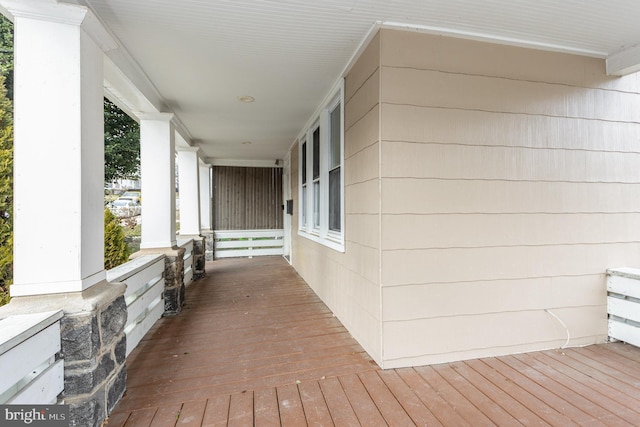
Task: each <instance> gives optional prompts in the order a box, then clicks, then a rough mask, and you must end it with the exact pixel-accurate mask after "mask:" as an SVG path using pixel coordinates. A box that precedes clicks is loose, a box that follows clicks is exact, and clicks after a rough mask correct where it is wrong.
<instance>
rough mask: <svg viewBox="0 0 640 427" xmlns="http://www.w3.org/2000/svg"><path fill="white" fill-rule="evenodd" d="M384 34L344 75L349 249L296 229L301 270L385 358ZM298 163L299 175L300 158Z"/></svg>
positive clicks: (359, 335)
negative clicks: (382, 253) (382, 241)
mask: <svg viewBox="0 0 640 427" xmlns="http://www.w3.org/2000/svg"><path fill="white" fill-rule="evenodd" d="M379 40H380V39H379V37H375V38H374V39H373V41H372V43H371V44H370V45H369V46H368V47H367V48H366V49H365V51H364V52H363V54H362V55H361V57H360V58H359V60H358V61H357V63H356V64H355V65H354V67H353V68H352V69H351V71H350V73H349V75H348V76H347V78H346V79H345V105H344V113H345V137H344V158H345V159H344V167H343V173H344V181H345V187H344V192H345V194H344V200H345V224H344V237H345V247H346V248H345V252H344V253H341V252H339V251H336V250H333V249H329V248H327V247H326V246H323V245H321V244H319V243H316V242H314V241H311V240H309V239H306V238H305V237H302V236H298V235H297V233H295V232H294V237H293V242H294V243H293V245H292V247H293V248H295V253H294V256H293V263H294V267H295V268H296V270H297V271H298V272H299V273H300V275H301V276H302V277H303V278H304V280H305V281H306V282H307V283H308V284H309V286H310V287H311V288H312V289H313V290H314V292H316V293H317V294H318V295H319V296H320V298H321V299H322V300H323V301H324V302H325V304H327V306H328V307H329V308H330V309H331V311H333V313H334V314H335V315H336V316H337V317H338V318H339V319H340V321H341V322H342V323H343V324H344V325H345V327H346V328H347V329H348V330H349V332H350V333H351V334H352V335H353V336H354V337H355V338H356V339H357V340H358V342H359V343H360V344H361V345H362V347H363V348H364V349H365V350H366V351H367V352H368V353H369V354H370V355H371V357H372V358H373V359H374V360H376V361H377V362H378V363H380V364H382V334H381V328H382V325H381V321H382V311H381V301H380V190H379V187H380V186H379V176H380V173H379V170H380V169H379V165H380V158H379V152H380V149H379V140H380V108H379V100H380V91H379V87H380V82H379V80H380V79H379V76H380V72H379ZM294 151H297V150H296V149H294ZM293 168H295V174H296V176H297V173H298V172H297V168H298V165H297V163H296V164H295V165H294V164H292V169H293ZM295 182H296V189H295V191H294V193H295V194H296V196H295V197H296V198H297V194H298V192H297V181H295ZM294 204H297V203H294ZM295 226H296V227H297V222H296V224H295ZM294 230H297V228H295V229H294Z"/></svg>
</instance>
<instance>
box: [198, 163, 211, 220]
mask: <svg viewBox="0 0 640 427" xmlns="http://www.w3.org/2000/svg"><path fill="white" fill-rule="evenodd" d="M211 197H212V193H211V165H208V164H206V163H204V164H200V229H201V230H211V229H212V228H211V227H212V223H213V221H212V218H211V215H212V212H211Z"/></svg>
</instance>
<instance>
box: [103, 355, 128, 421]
mask: <svg viewBox="0 0 640 427" xmlns="http://www.w3.org/2000/svg"><path fill="white" fill-rule="evenodd" d="M126 388H127V369H126V367H125V366H123V367H122V368H121V369H120V372H118V373H117V374H116V375H115V377H114V378H113V379H112V380H111V381H109V383H108V384H107V411H108V412H109V413H110V412H111V411H112V410H113V408H115V406H116V405H117V404H118V402H119V401H120V399H122V396H123V395H124V391H125V389H126Z"/></svg>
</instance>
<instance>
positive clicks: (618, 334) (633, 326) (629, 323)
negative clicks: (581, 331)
mask: <svg viewBox="0 0 640 427" xmlns="http://www.w3.org/2000/svg"><path fill="white" fill-rule="evenodd" d="M607 274H608V275H609V277H608V278H607V313H608V314H609V337H610V338H612V339H614V340H618V341H624V342H626V343H629V344H633V345H635V346H638V347H640V269H636V268H615V269H609V270H607Z"/></svg>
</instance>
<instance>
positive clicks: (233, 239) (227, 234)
mask: <svg viewBox="0 0 640 427" xmlns="http://www.w3.org/2000/svg"><path fill="white" fill-rule="evenodd" d="M213 241H214V256H215V258H216V259H217V258H231V257H249V258H251V257H254V256H264V255H282V254H283V253H284V249H283V246H284V230H282V229H278V230H228V231H227V230H217V231H214V240H213Z"/></svg>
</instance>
